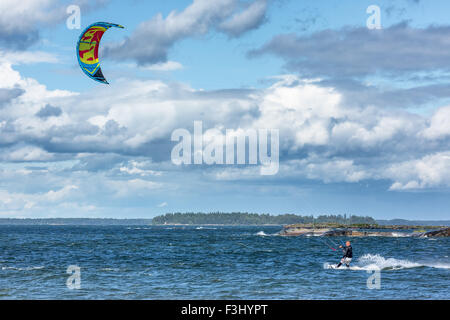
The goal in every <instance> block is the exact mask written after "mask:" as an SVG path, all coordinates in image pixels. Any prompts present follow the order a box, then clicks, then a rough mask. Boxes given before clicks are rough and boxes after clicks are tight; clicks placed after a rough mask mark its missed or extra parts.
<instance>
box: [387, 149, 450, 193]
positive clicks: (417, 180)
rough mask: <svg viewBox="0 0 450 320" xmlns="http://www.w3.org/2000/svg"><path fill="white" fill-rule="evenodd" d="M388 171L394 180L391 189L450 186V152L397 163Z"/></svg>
mask: <svg viewBox="0 0 450 320" xmlns="http://www.w3.org/2000/svg"><path fill="white" fill-rule="evenodd" d="M386 173H387V178H390V179H392V180H394V183H393V184H392V186H391V187H390V190H415V189H426V188H437V187H450V152H438V153H435V154H431V155H427V156H424V157H423V158H420V159H415V160H410V161H405V162H401V163H395V164H392V165H391V167H390V168H389V169H388V170H387V172H386Z"/></svg>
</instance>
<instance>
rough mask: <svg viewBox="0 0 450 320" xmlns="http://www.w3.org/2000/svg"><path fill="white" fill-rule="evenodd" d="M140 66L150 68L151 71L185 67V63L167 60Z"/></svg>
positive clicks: (173, 69)
mask: <svg viewBox="0 0 450 320" xmlns="http://www.w3.org/2000/svg"><path fill="white" fill-rule="evenodd" d="M140 68H143V69H145V70H149V71H175V70H181V69H183V65H182V64H181V63H179V62H176V61H167V62H160V63H155V64H151V65H148V66H142V67H140Z"/></svg>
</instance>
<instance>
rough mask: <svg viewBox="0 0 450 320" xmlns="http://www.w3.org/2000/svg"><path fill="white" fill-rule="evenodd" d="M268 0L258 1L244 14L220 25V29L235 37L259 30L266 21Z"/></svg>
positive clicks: (239, 14)
mask: <svg viewBox="0 0 450 320" xmlns="http://www.w3.org/2000/svg"><path fill="white" fill-rule="evenodd" d="M266 11H267V0H256V1H255V2H252V3H250V4H248V6H247V8H246V9H245V10H243V11H242V12H238V13H236V14H234V15H233V16H232V17H231V18H229V19H228V20H226V21H224V22H222V23H221V24H220V25H219V29H220V30H222V31H223V32H225V33H227V34H229V35H230V36H233V37H238V36H240V35H242V34H243V33H245V32H247V31H248V30H252V29H256V28H258V27H259V26H260V25H261V24H262V23H263V22H264V20H265V19H266Z"/></svg>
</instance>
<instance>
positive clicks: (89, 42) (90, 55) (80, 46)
mask: <svg viewBox="0 0 450 320" xmlns="http://www.w3.org/2000/svg"><path fill="white" fill-rule="evenodd" d="M111 27H115V28H122V29H123V28H124V27H123V26H121V25H119V24H115V23H109V22H96V23H93V24H91V25H90V26H89V27H87V28H86V29H85V30H84V31H83V32H82V33H81V35H80V39H79V40H78V43H77V57H78V63H79V64H80V68H81V70H83V72H84V73H85V74H86V75H87V76H88V77H89V78H91V79H93V80H95V81H98V82H101V83H105V84H109V83H108V81H106V79H105V77H104V76H103V73H102V69H100V62H99V61H98V48H99V47H100V40H101V39H102V37H103V34H104V33H105V31H106V30H108V29H109V28H111Z"/></svg>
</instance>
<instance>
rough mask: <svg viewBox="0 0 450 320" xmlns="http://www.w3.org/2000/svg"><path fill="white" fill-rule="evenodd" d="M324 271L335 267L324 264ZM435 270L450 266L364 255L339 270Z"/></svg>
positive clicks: (449, 266)
mask: <svg viewBox="0 0 450 320" xmlns="http://www.w3.org/2000/svg"><path fill="white" fill-rule="evenodd" d="M323 267H324V269H335V265H332V264H329V263H325V264H324V265H323ZM420 267H428V268H436V269H450V264H447V263H441V262H437V263H419V262H412V261H409V260H401V259H395V258H387V259H386V258H384V257H383V256H381V255H379V254H375V255H373V254H366V255H364V256H362V257H361V258H359V259H358V261H357V262H356V263H354V264H352V265H351V266H350V268H347V267H346V266H341V267H340V268H339V269H348V270H400V269H410V268H420Z"/></svg>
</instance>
